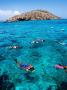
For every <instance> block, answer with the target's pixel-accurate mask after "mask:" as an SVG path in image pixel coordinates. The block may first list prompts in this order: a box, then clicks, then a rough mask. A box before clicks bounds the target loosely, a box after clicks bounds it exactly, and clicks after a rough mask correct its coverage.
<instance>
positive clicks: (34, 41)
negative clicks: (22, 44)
mask: <svg viewBox="0 0 67 90" xmlns="http://www.w3.org/2000/svg"><path fill="white" fill-rule="evenodd" d="M44 41H45V40H43V39H36V40H33V41H32V42H31V44H37V43H42V42H44Z"/></svg>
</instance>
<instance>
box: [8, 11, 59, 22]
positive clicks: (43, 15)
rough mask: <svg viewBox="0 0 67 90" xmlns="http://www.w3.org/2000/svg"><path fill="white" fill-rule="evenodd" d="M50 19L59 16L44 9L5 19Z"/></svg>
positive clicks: (9, 20)
mask: <svg viewBox="0 0 67 90" xmlns="http://www.w3.org/2000/svg"><path fill="white" fill-rule="evenodd" d="M51 19H60V17H58V16H56V15H54V14H52V13H50V12H48V11H45V10H33V11H30V12H26V13H22V14H20V15H16V16H14V17H11V18H9V19H8V20H7V21H8V22H12V21H24V20H51Z"/></svg>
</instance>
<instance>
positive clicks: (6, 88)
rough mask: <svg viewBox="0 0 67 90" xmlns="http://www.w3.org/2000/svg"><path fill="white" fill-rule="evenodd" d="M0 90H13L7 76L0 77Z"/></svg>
mask: <svg viewBox="0 0 67 90" xmlns="http://www.w3.org/2000/svg"><path fill="white" fill-rule="evenodd" d="M0 90H15V86H14V83H12V82H10V81H9V76H8V75H7V74H3V75H2V76H0Z"/></svg>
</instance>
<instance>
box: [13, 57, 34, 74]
mask: <svg viewBox="0 0 67 90" xmlns="http://www.w3.org/2000/svg"><path fill="white" fill-rule="evenodd" d="M14 61H15V62H16V64H17V66H18V67H19V68H20V69H24V70H26V71H31V72H33V71H34V70H35V69H34V67H33V66H32V65H28V64H22V63H20V62H18V61H17V59H14Z"/></svg>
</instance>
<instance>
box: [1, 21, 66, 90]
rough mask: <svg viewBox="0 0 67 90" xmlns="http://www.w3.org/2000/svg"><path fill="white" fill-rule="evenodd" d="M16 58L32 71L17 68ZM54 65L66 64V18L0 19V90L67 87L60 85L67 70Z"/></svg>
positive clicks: (64, 80) (36, 89) (54, 89)
mask: <svg viewBox="0 0 67 90" xmlns="http://www.w3.org/2000/svg"><path fill="white" fill-rule="evenodd" d="M38 40H39V42H38V43H35V44H34V43H32V42H33V41H35V42H36V41H38ZM42 40H44V41H43V42H42ZM13 46H18V47H20V48H11V47H13ZM15 59H17V60H18V62H21V63H22V64H31V65H33V66H34V68H35V71H34V72H27V71H25V70H23V69H20V68H19V67H18V66H17V64H16V62H15V61H14V60H15ZM56 64H61V65H63V66H67V20H46V21H44V20H43V21H24V22H21V21H20V22H12V23H8V22H0V84H1V85H2V87H0V90H67V89H62V88H61V84H62V82H65V83H67V72H65V71H64V69H57V68H55V65H56ZM5 75H6V79H5V77H4V76H5ZM2 77H4V80H3V78H2ZM7 77H8V78H7ZM2 80H3V81H4V82H5V83H6V84H5V83H4V82H3V81H2ZM2 83H3V84H2ZM9 83H10V85H9ZM11 83H12V84H13V85H12V84H11ZM11 85H12V86H11ZM3 87H4V88H3ZM2 88H3V89H2ZM5 88H6V89H5ZM58 88H61V89H58Z"/></svg>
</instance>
